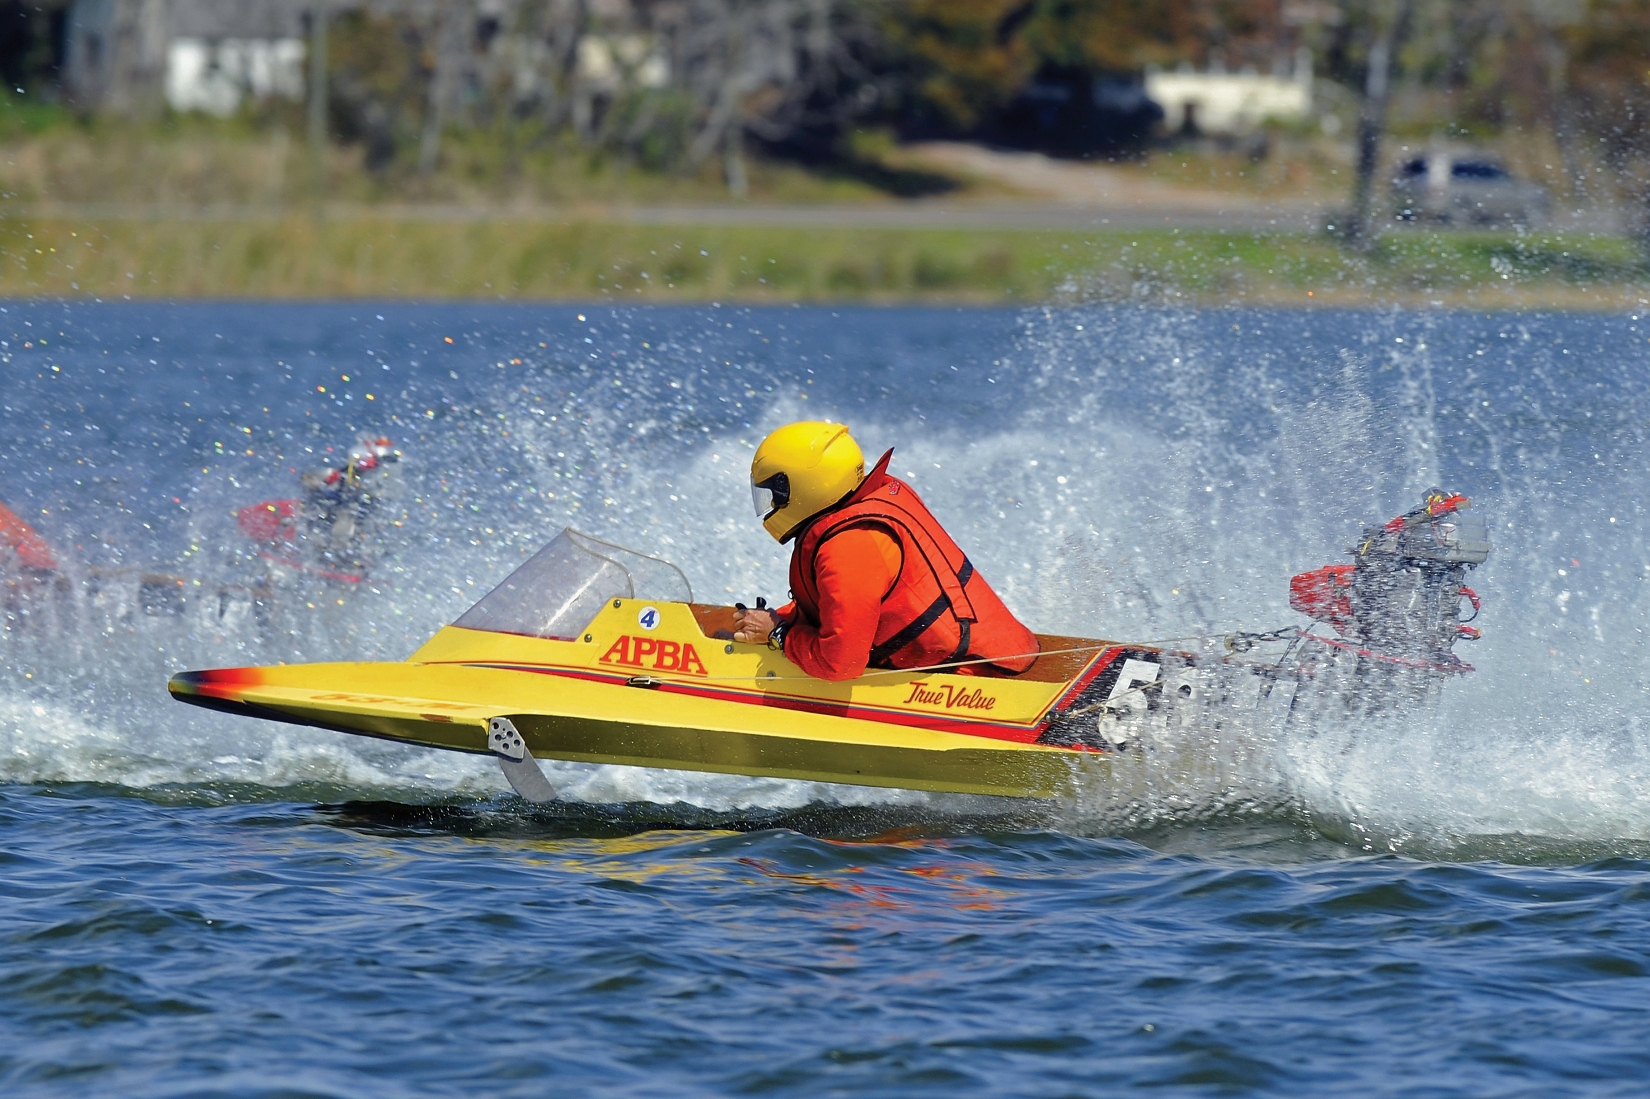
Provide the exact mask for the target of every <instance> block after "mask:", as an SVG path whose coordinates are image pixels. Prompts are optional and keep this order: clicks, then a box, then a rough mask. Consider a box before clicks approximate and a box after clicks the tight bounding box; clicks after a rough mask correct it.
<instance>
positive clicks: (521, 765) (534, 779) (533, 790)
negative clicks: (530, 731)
mask: <svg viewBox="0 0 1650 1099" xmlns="http://www.w3.org/2000/svg"><path fill="white" fill-rule="evenodd" d="M487 750H488V751H489V752H492V753H493V755H494V756H496V757H497V758H498V769H499V770H501V771H503V772H504V777H505V779H506V780H507V781H508V782H509V783H510V788H511V789H512V790H514V791H515V792H516V793H518V794H520V795H521V796H522V797H524V798H526V799H527V800H528V801H530V802H532V803H533V804H535V805H545V804H548V803H549V802H552V801H555V800H556V788H555V787H554V786H551V785H550V780H549V779H547V778H545V777H544V772H543V771H542V770H540V769H539V761H538V760H536V759H534V758H533V753H532V752H530V751H528V749H527V741H525V740H524V739H522V735H521V734H520V733H519V732H517V731H516V726H515V723H514V722H512V721H511V720H510V719H509V718H507V717H495V718H493V719H492V720H491V721H489V722H488V723H487Z"/></svg>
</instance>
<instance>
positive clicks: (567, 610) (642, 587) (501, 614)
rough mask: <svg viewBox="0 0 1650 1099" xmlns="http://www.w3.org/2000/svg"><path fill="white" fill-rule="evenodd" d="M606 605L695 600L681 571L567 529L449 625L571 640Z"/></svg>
mask: <svg viewBox="0 0 1650 1099" xmlns="http://www.w3.org/2000/svg"><path fill="white" fill-rule="evenodd" d="M609 599H657V600H659V601H661V602H682V603H691V602H693V589H692V588H691V587H689V586H688V581H687V577H686V576H685V575H683V573H682V570H681V569H679V568H677V567H676V566H675V565H673V564H671V563H670V562H669V561H666V560H664V559H662V558H659V557H652V556H649V555H648V554H645V553H638V552H637V551H636V550H631V549H625V548H624V547H623V546H616V545H614V544H613V543H611V542H604V541H602V540H601V539H600V538H592V537H591V536H590V535H588V534H585V533H583V532H581V531H576V530H574V529H573V528H572V527H568V528H567V529H565V530H563V531H562V532H561V533H560V534H558V535H556V537H555V538H554V539H553V540H552V541H551V542H550V544H549V545H547V546H545V547H544V548H543V549H541V550H539V551H538V552H537V553H535V554H534V555H533V556H532V557H531V558H529V559H528V561H527V563H526V564H525V565H523V566H521V568H519V569H517V570H516V571H515V572H512V573H511V574H510V575H509V576H507V577H505V579H504V583H502V584H500V585H499V586H498V587H496V588H494V589H493V590H492V591H490V592H488V593H487V595H486V596H485V597H483V598H482V600H481V602H479V603H477V604H476V605H475V606H473V607H471V608H470V609H469V610H467V611H465V612H464V615H463V617H461V618H460V619H459V620H458V621H457V622H455V623H453V625H455V626H462V627H464V628H465V629H467V630H488V631H491V632H493V633H516V634H524V635H526V636H528V637H548V638H553V639H555V640H558V641H572V640H574V639H576V638H577V637H578V635H579V634H580V633H581V632H582V631H583V630H584V627H585V626H587V625H588V624H589V623H590V620H591V619H592V618H594V617H596V612H597V611H599V610H600V609H601V606H602V604H603V603H605V602H607V601H608V600H609Z"/></svg>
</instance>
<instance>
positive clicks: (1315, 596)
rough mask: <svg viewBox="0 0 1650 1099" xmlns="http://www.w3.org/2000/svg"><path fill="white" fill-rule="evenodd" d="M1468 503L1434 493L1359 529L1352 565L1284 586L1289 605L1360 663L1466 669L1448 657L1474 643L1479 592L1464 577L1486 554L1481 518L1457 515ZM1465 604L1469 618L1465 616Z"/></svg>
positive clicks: (1318, 572)
mask: <svg viewBox="0 0 1650 1099" xmlns="http://www.w3.org/2000/svg"><path fill="white" fill-rule="evenodd" d="M1469 504H1470V501H1469V500H1468V499H1467V498H1466V497H1465V496H1460V495H1457V494H1453V493H1447V492H1445V491H1443V490H1442V489H1431V490H1429V491H1428V492H1427V495H1426V500H1425V501H1424V502H1423V503H1422V505H1421V506H1420V507H1418V508H1416V509H1415V510H1414V511H1410V512H1406V513H1405V514H1403V515H1400V516H1398V517H1397V518H1396V519H1393V520H1392V521H1391V522H1389V523H1385V524H1382V525H1380V526H1371V527H1366V528H1365V529H1364V533H1363V536H1362V537H1361V538H1359V539H1358V544H1357V545H1356V546H1353V547H1352V548H1351V553H1352V555H1353V556H1354V558H1356V561H1355V563H1353V564H1350V565H1325V566H1324V567H1323V568H1320V569H1313V570H1312V571H1311V572H1303V573H1301V574H1300V575H1298V576H1295V577H1293V578H1291V579H1290V581H1289V605H1290V606H1291V607H1293V608H1294V609H1295V610H1297V611H1300V612H1301V613H1302V614H1304V615H1307V616H1308V617H1310V618H1312V619H1314V620H1315V621H1319V622H1327V623H1328V624H1329V625H1330V626H1332V627H1333V628H1334V630H1335V632H1336V633H1338V634H1340V636H1341V637H1342V638H1344V639H1345V642H1344V643H1342V644H1340V645H1337V647H1346V646H1350V647H1354V648H1356V650H1357V651H1358V652H1359V654H1360V655H1361V656H1366V657H1369V658H1370V659H1373V660H1377V661H1385V662H1390V663H1394V664H1401V665H1411V666H1416V665H1419V666H1427V667H1433V668H1437V669H1439V670H1452V671H1454V670H1463V671H1464V670H1468V668H1467V665H1465V664H1462V663H1461V662H1460V660H1459V659H1457V658H1456V657H1455V655H1454V654H1453V653H1452V652H1451V651H1450V650H1451V648H1452V647H1453V646H1454V645H1455V642H1456V641H1458V640H1461V639H1462V638H1466V639H1468V640H1474V641H1475V640H1477V639H1478V637H1479V636H1480V634H1479V631H1478V630H1476V629H1475V628H1473V627H1472V626H1469V625H1467V623H1469V622H1471V621H1472V620H1473V619H1474V618H1476V617H1478V610H1479V600H1478V593H1476V592H1474V591H1473V590H1472V589H1471V588H1469V587H1467V586H1466V585H1465V580H1466V572H1467V570H1468V569H1470V568H1475V567H1476V566H1478V565H1481V564H1483V563H1484V560H1485V559H1486V558H1487V557H1489V554H1490V541H1489V532H1488V530H1487V529H1486V526H1485V523H1484V522H1483V520H1481V519H1469V518H1467V517H1465V516H1463V515H1462V514H1461V512H1462V511H1463V510H1464V509H1465V508H1467V507H1468V506H1469ZM1463 601H1465V602H1466V604H1467V605H1469V606H1470V607H1471V613H1470V614H1469V615H1466V616H1465V617H1463V615H1462V604H1463Z"/></svg>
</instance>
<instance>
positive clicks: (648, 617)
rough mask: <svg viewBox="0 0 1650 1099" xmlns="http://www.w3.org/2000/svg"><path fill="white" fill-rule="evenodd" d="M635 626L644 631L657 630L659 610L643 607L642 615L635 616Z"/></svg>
mask: <svg viewBox="0 0 1650 1099" xmlns="http://www.w3.org/2000/svg"><path fill="white" fill-rule="evenodd" d="M636 624H637V625H638V626H640V627H641V628H642V629H644V630H651V629H655V628H657V627H658V625H659V608H658V607H643V608H642V613H641V614H638V615H637V616H636Z"/></svg>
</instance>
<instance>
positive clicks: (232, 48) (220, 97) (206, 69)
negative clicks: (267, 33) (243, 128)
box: [166, 38, 305, 117]
mask: <svg viewBox="0 0 1650 1099" xmlns="http://www.w3.org/2000/svg"><path fill="white" fill-rule="evenodd" d="M304 56H305V50H304V42H303V39H301V38H222V39H218V40H216V41H214V40H212V39H210V38H174V39H172V41H171V42H170V43H168V45H167V48H166V103H167V105H168V106H169V107H171V108H172V109H173V110H174V111H205V112H206V113H207V114H215V115H221V116H224V117H227V116H229V115H232V114H234V113H235V112H236V111H237V110H239V109H240V105H241V102H242V100H244V99H246V98H248V97H250V98H253V99H265V98H268V97H269V96H282V97H284V98H286V99H302V98H303V97H304Z"/></svg>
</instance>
